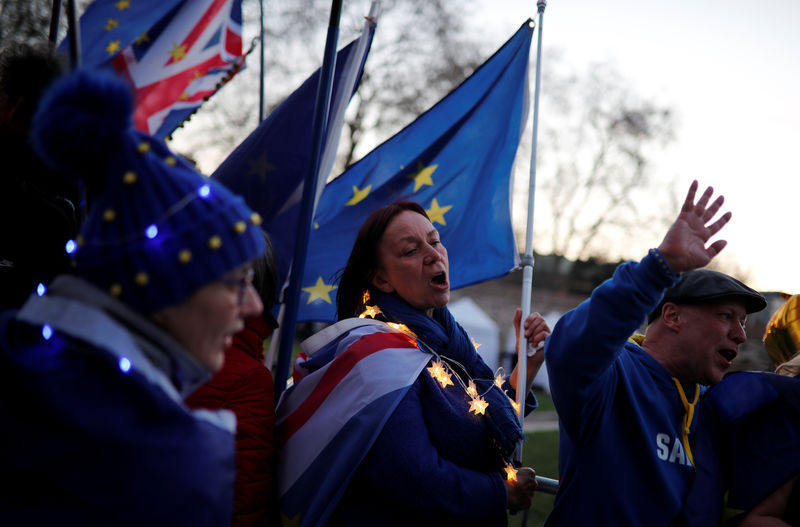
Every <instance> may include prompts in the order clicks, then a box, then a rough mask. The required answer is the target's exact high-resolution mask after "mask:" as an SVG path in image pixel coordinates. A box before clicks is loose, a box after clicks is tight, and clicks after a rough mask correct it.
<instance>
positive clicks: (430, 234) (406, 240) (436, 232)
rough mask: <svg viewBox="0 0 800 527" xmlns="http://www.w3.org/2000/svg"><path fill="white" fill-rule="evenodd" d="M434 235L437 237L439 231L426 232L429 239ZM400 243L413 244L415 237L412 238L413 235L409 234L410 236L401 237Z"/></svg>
mask: <svg viewBox="0 0 800 527" xmlns="http://www.w3.org/2000/svg"><path fill="white" fill-rule="evenodd" d="M434 234H435V235H437V236H438V235H439V231H438V230H436V229H431V230H429V231H428V232H427V236H428V237H430V236H432V235H434ZM400 241H401V242H415V241H417V237H416V236H414V235H413V234H411V235H408V236H403V237H402V238H400Z"/></svg>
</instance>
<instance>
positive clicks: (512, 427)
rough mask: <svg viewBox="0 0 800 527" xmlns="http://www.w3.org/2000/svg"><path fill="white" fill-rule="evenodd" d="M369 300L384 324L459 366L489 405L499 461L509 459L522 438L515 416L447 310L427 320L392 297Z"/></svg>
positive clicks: (444, 308)
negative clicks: (397, 325) (403, 331)
mask: <svg viewBox="0 0 800 527" xmlns="http://www.w3.org/2000/svg"><path fill="white" fill-rule="evenodd" d="M373 300H374V302H375V303H376V304H377V305H378V307H379V308H380V309H381V311H382V312H383V314H384V316H385V318H386V320H387V321H389V322H398V323H402V324H405V325H406V326H408V327H409V329H411V331H413V332H414V333H416V335H417V338H418V340H420V341H421V342H422V343H423V344H425V345H426V346H427V347H429V348H430V349H433V350H434V351H436V353H438V354H439V355H442V356H444V357H447V358H449V359H453V360H455V361H457V362H458V363H460V364H461V365H462V366H463V367H464V369H465V370H466V373H467V374H468V375H469V376H470V377H471V378H472V380H473V381H475V386H476V387H477V389H478V393H481V394H483V393H484V392H486V393H485V394H484V395H483V398H484V399H485V400H486V401H487V402H488V403H489V407H488V408H487V409H486V414H485V415H486V417H487V419H486V421H487V423H488V426H489V430H490V432H491V434H492V437H493V438H494V439H495V441H496V443H497V445H498V447H499V448H500V454H501V455H502V457H503V458H507V457H509V456H510V455H511V454H512V452H513V451H514V449H515V448H516V446H517V443H519V442H520V441H521V440H522V439H523V438H524V435H523V433H522V428H521V427H520V425H519V420H518V418H517V414H516V412H515V411H514V408H513V407H512V406H511V403H510V401H509V398H508V396H506V394H505V393H503V392H502V390H500V389H499V388H497V387H495V386H494V372H492V370H491V369H489V366H487V365H486V363H485V362H483V359H481V358H480V356H479V355H478V353H477V352H476V351H475V346H473V344H472V342H471V341H470V338H469V336H467V332H466V331H464V328H462V327H461V325H460V324H459V323H458V322H456V321H455V319H454V318H453V315H452V314H450V310H448V309H447V307H440V308H436V309H434V310H433V316H432V317H429V316H427V315H426V314H425V313H424V312H422V311H419V310H417V309H414V308H413V307H411V306H410V305H408V303H406V302H405V301H404V300H402V299H400V298H398V297H397V296H395V295H391V294H386V293H379V294H378V295H376V296H375V298H374V299H373ZM456 369H458V368H457V367H456ZM459 374H462V372H459Z"/></svg>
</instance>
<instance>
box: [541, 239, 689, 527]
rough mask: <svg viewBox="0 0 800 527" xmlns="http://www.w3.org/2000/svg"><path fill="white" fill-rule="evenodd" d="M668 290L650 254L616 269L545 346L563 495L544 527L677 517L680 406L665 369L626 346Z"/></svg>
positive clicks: (634, 526) (682, 463)
mask: <svg viewBox="0 0 800 527" xmlns="http://www.w3.org/2000/svg"><path fill="white" fill-rule="evenodd" d="M672 283H673V279H671V278H670V277H669V276H668V275H667V274H666V273H664V272H663V270H661V269H660V267H659V265H658V262H657V261H656V259H655V258H654V257H653V256H652V255H648V256H646V257H645V258H644V259H643V260H642V261H641V262H639V263H635V262H628V263H625V264H622V265H621V266H620V267H619V268H618V269H617V271H616V272H615V274H614V276H613V277H612V278H611V279H610V280H608V281H606V282H605V283H603V284H602V285H600V286H599V287H598V288H597V289H595V291H594V292H593V293H592V296H591V298H590V299H589V300H587V301H585V302H584V303H582V304H581V305H580V306H578V307H577V308H575V309H574V310H572V311H570V312H569V313H567V314H565V315H564V316H563V317H562V318H561V319H560V320H559V321H558V323H557V324H556V326H555V328H554V329H553V333H552V334H551V335H550V337H549V338H548V340H547V344H546V346H545V364H546V365H547V369H548V370H547V371H548V374H549V377H550V387H551V390H552V396H553V402H554V404H555V407H556V411H557V412H558V415H559V425H560V436H559V475H560V488H559V491H558V494H557V495H556V498H555V503H554V506H553V510H552V512H551V514H550V516H549V517H548V518H547V521H546V522H545V525H547V526H573V525H597V526H605V525H608V526H615V527H617V526H631V527H641V526H644V525H647V526H658V525H668V524H669V522H670V521H671V520H672V519H673V518H675V516H676V515H677V514H678V512H679V511H680V508H681V505H682V504H683V501H684V499H685V495H686V493H687V491H688V487H689V484H690V482H691V480H692V478H693V474H694V470H693V467H692V466H691V465H690V464H689V461H688V458H687V456H686V453H685V452H684V448H683V445H682V444H681V438H682V430H681V429H682V426H681V425H682V420H683V417H684V413H685V412H684V407H683V404H682V402H681V400H680V396H679V393H678V390H677V388H676V386H675V385H674V383H673V381H672V379H671V376H670V374H669V373H668V372H667V370H666V369H664V368H663V367H662V366H661V365H660V364H659V363H658V362H657V361H656V360H655V359H653V358H652V357H651V356H650V355H649V354H648V353H647V352H645V351H644V350H643V349H642V348H640V347H639V346H637V345H636V344H634V343H632V342H628V340H627V339H628V338H629V337H630V336H631V335H632V334H633V333H634V332H635V331H636V330H637V329H638V328H639V326H640V325H641V324H642V322H643V321H644V320H645V317H646V316H647V314H648V313H649V312H650V311H652V310H653V309H654V308H655V306H656V305H658V302H659V301H660V299H661V297H662V294H663V292H664V290H665V289H666V288H667V287H668V286H670V285H671V284H672ZM693 395H694V394H693V393H691V394H687V397H688V398H690V400H691V397H692V396H693ZM693 429H694V426H693Z"/></svg>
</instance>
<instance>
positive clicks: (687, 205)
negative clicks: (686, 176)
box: [681, 179, 698, 212]
mask: <svg viewBox="0 0 800 527" xmlns="http://www.w3.org/2000/svg"><path fill="white" fill-rule="evenodd" d="M697 186H698V183H697V180H696V179H695V180H694V181H692V184H691V185H689V191H688V192H687V193H686V199H684V200H683V206H682V207H681V212H691V210H692V209H694V197H695V194H696V193H697Z"/></svg>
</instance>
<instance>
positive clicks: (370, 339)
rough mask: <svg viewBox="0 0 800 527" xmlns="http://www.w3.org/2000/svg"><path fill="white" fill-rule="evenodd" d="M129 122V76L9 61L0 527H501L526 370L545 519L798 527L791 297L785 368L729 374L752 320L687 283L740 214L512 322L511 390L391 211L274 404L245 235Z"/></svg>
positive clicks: (686, 230)
mask: <svg viewBox="0 0 800 527" xmlns="http://www.w3.org/2000/svg"><path fill="white" fill-rule="evenodd" d="M23 80H24V81H25V82H26V83H22V81H23ZM132 112H133V100H132V96H131V93H130V91H129V89H128V87H127V85H126V84H125V82H124V81H122V80H120V79H118V78H115V77H112V76H110V75H107V74H101V73H97V72H89V71H82V70H77V71H74V72H70V73H65V72H64V68H63V67H62V65H61V64H60V62H59V59H58V55H57V54H55V53H54V52H53V51H52V50H51V49H49V48H46V47H41V48H37V47H27V48H19V49H14V50H3V53H0V132H2V142H0V144H2V147H3V151H4V154H5V156H4V157H5V158H6V159H7V160H8V163H7V166H8V167H10V168H9V170H8V171H6V172H5V173H4V176H3V178H2V179H3V182H2V185H3V190H2V195H0V199H2V207H0V210H1V211H2V214H3V218H4V219H5V220H6V221H5V222H4V225H5V227H4V229H3V235H2V238H0V251H2V253H0V271H2V274H0V281H1V282H0V287H2V290H0V300H2V306H0V307H2V308H3V309H4V310H3V311H2V312H0V394H1V396H0V419H1V420H2V422H3V424H4V426H3V432H2V433H0V438H2V448H0V487H1V488H2V489H3V492H2V493H0V518H2V523H3V524H4V525H52V524H58V525H81V526H90V525H137V526H138V525H171V526H172V525H193V526H194V525H209V526H212V525H213V526H217V525H231V524H232V525H237V526H264V525H382V526H383V525H434V524H436V525H459V526H468V525H475V526H494V525H505V524H506V523H507V519H508V513H509V512H511V513H516V512H518V511H523V510H525V509H528V508H529V507H530V506H531V503H532V500H533V499H535V498H534V494H535V491H536V487H537V483H536V473H535V471H534V469H533V468H532V467H522V466H519V461H518V455H517V454H518V449H519V447H520V444H521V443H522V442H523V440H524V438H525V436H524V433H523V430H522V427H521V424H520V423H521V417H520V416H523V417H524V416H525V415H527V414H528V413H529V412H532V411H534V410H535V409H536V407H537V400H536V397H535V396H534V394H533V391H532V390H531V383H532V381H533V378H534V377H535V375H536V373H537V372H538V370H539V369H540V368H541V367H542V366H543V365H546V368H547V372H548V376H549V379H550V388H551V392H552V398H553V403H554V404H555V408H556V411H557V413H558V418H559V451H558V457H559V481H560V486H559V489H558V492H557V494H556V497H555V502H554V505H553V509H552V512H551V513H550V515H549V517H548V518H547V520H546V522H545V525H547V526H554V527H555V526H573V525H615V526H617V525H627V526H651V525H664V526H667V525H678V526H689V525H691V526H701V525H720V524H721V522H723V521H724V522H728V524H731V525H741V526H757V525H800V485H798V484H797V479H798V474H800V458H798V456H796V455H795V452H796V450H797V447H798V446H800V445H799V444H798V443H799V442H800V414H798V412H799V411H800V385H799V384H798V382H800V381H799V380H798V377H797V375H798V370H800V368H798V362H800V358H798V357H800V356H799V355H798V354H797V352H798V349H799V348H800V338H799V337H800V328H799V327H798V323H799V322H800V320H798V319H800V316H798V315H797V314H798V311H800V310H798V309H797V307H796V306H797V303H798V302H797V297H793V298H792V299H789V301H788V302H787V304H786V305H785V306H784V307H783V308H782V310H781V311H780V312H779V313H776V315H775V316H776V317H780V321H781V324H780V329H781V331H777V330H776V329H775V328H776V327H778V326H777V322H776V323H775V324H773V326H771V327H772V328H773V330H775V331H773V332H772V333H771V334H770V337H769V338H768V339H767V347H768V349H769V350H770V353H771V354H772V355H773V357H775V358H776V362H779V363H780V366H779V370H778V371H779V373H769V372H742V373H735V374H730V375H726V372H728V370H729V369H730V368H731V366H732V363H733V361H734V359H735V358H736V356H737V354H738V352H739V348H740V346H741V345H742V344H743V343H744V341H745V339H746V338H747V337H746V334H745V322H746V319H747V316H748V314H751V313H755V312H758V311H761V310H763V309H765V308H766V306H767V302H766V300H765V298H764V297H763V296H762V295H761V294H759V293H758V292H756V291H755V290H753V289H751V288H750V287H748V286H747V285H745V284H743V283H742V282H740V281H738V280H736V279H735V278H733V277H731V276H728V275H725V274H723V273H720V272H717V271H712V270H708V269H704V268H705V267H706V266H707V265H708V264H709V263H710V262H711V261H712V260H713V259H714V258H715V256H716V255H717V254H718V253H719V252H720V251H721V250H722V249H723V248H724V247H725V244H726V242H725V241H724V240H722V239H716V241H713V242H711V241H710V239H711V238H712V237H714V236H715V235H717V234H718V233H719V232H721V231H722V229H723V228H724V227H725V225H726V224H727V223H728V221H729V220H730V218H731V213H730V212H725V213H722V214H720V213H721V212H722V205H723V198H722V196H717V197H715V195H714V191H713V189H711V188H710V187H709V188H707V189H705V190H704V191H703V192H701V193H699V194H698V191H699V186H698V183H697V182H694V183H692V185H691V186H690V188H689V190H688V193H687V195H686V198H685V201H684V203H683V206H682V208H681V210H680V211H679V213H678V215H677V217H676V218H675V220H674V222H673V223H672V225H671V226H670V228H669V229H668V230H667V232H666V234H665V236H664V238H663V240H662V241H661V242H660V244H659V245H658V246H657V247H656V248H653V249H651V250H650V251H649V252H648V253H647V254H646V255H644V256H643V258H642V259H641V260H639V261H631V262H627V263H624V264H622V265H620V266H619V267H618V269H617V270H616V272H615V273H614V276H613V277H612V278H610V279H609V280H607V281H606V282H604V283H603V284H602V285H601V286H599V287H598V288H597V289H595V291H594V292H593V293H592V295H591V297H590V298H589V299H587V300H586V301H585V302H583V303H581V304H580V305H579V306H577V307H576V308H575V309H573V310H571V311H569V312H568V313H566V314H565V315H563V316H562V317H561V318H560V319H559V321H558V322H557V323H556V324H555V326H554V327H553V328H552V330H551V328H550V327H549V326H548V324H547V323H546V322H545V320H544V318H543V317H542V316H541V315H540V314H538V313H532V314H531V315H530V316H528V317H527V318H526V319H525V320H521V315H520V311H519V310H517V313H516V316H515V317H514V320H513V321H512V322H513V324H514V325H515V328H516V329H517V331H518V332H519V333H520V334H521V336H523V337H524V341H523V342H522V343H521V344H520V343H518V344H517V345H518V346H520V345H523V346H526V347H527V348H528V349H530V350H532V351H533V352H532V353H528V354H527V361H526V362H525V363H524V364H523V363H519V364H517V365H516V366H515V368H514V370H513V371H512V372H511V373H510V375H505V374H503V373H498V372H494V371H492V369H491V368H490V367H489V366H488V365H487V364H486V363H485V362H484V360H483V359H482V358H481V356H480V354H479V353H478V352H477V350H476V346H475V344H474V342H473V341H472V340H471V338H470V336H469V335H468V334H467V332H466V331H465V330H464V328H462V327H461V325H459V324H458V322H457V321H456V320H454V318H453V316H452V314H451V313H450V311H449V310H448V308H447V304H448V302H449V300H450V283H449V276H450V262H449V260H448V256H447V249H446V248H445V247H444V245H443V244H442V242H441V239H440V237H439V233H438V231H437V229H436V228H435V227H434V225H433V224H432V222H431V220H430V218H429V217H428V215H427V214H426V212H425V209H424V208H423V207H422V206H421V205H420V204H418V203H415V202H412V201H405V200H399V201H396V202H394V203H391V204H388V205H385V206H383V207H381V208H379V209H377V210H375V211H374V212H373V213H372V214H371V215H370V216H368V217H367V218H365V219H364V222H363V224H362V226H361V229H360V230H359V232H358V235H357V238H356V241H355V243H354V246H353V248H352V251H351V253H350V257H349V259H348V261H347V263H346V265H345V266H344V268H343V269H342V271H341V274H340V277H339V282H338V289H337V295H336V302H337V315H338V322H337V323H336V324H333V325H331V326H328V327H326V328H325V329H323V330H322V331H320V332H319V333H317V334H316V335H313V336H312V337H311V338H309V339H307V340H306V341H304V342H303V344H302V353H301V354H300V355H299V356H298V359H297V362H296V364H295V367H294V374H293V383H292V385H291V387H289V388H288V389H287V390H286V391H284V392H283V395H282V396H281V398H280V400H279V401H276V400H275V396H274V393H275V391H274V387H273V380H272V376H271V374H270V371H269V369H268V368H267V367H266V365H265V359H264V342H265V340H266V339H267V338H268V337H269V336H270V334H271V333H272V331H273V330H275V329H276V328H277V326H278V322H277V321H276V320H275V319H274V318H273V316H272V315H271V307H272V306H273V304H274V303H275V302H276V298H277V289H278V284H277V283H276V278H275V255H274V252H273V249H272V247H271V244H270V241H269V237H268V236H267V235H266V234H265V232H264V230H263V229H262V228H261V225H260V217H259V215H258V214H257V213H255V212H253V211H252V210H251V209H250V208H249V207H248V206H247V204H246V203H245V201H244V200H243V199H242V198H241V197H238V196H236V195H234V194H232V193H231V192H230V191H228V190H227V189H226V188H225V187H224V186H223V185H221V184H219V183H218V182H216V181H214V180H213V179H209V178H206V177H204V176H203V175H202V174H200V173H198V172H197V171H196V170H195V169H194V167H193V166H192V165H191V164H190V163H187V162H186V161H185V160H184V159H182V158H181V156H179V155H177V154H175V153H173V152H171V151H170V150H169V148H168V147H167V146H166V145H165V144H164V143H163V141H160V140H157V139H155V138H152V137H150V136H148V135H146V134H143V133H141V132H139V131H137V130H135V128H134V126H133V121H132ZM12 161H13V162H12ZM25 218H35V221H33V220H31V221H29V222H28V221H23V220H24V219H25ZM454 265H458V262H454ZM773 320H775V317H773ZM643 326H644V328H645V331H644V333H643V334H639V333H638V331H639V329H640V328H641V327H643ZM539 349H543V351H536V350H539ZM520 368H524V369H525V379H526V381H527V383H526V385H525V386H524V387H523V389H524V394H525V398H524V401H525V404H524V407H523V408H520V407H519V406H518V405H517V402H516V401H517V389H518V388H519V386H518V382H517V380H518V377H519V369H520ZM554 455H555V454H554Z"/></svg>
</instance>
